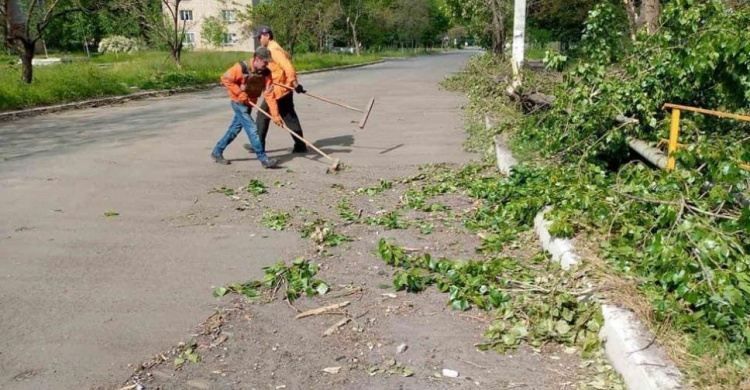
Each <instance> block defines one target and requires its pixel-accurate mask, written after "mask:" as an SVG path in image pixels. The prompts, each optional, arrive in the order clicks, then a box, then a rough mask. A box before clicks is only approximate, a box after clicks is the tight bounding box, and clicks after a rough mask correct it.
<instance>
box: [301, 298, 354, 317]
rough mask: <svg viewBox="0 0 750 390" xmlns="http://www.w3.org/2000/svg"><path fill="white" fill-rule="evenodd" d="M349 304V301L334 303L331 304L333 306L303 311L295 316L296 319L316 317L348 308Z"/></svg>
mask: <svg viewBox="0 0 750 390" xmlns="http://www.w3.org/2000/svg"><path fill="white" fill-rule="evenodd" d="M349 303H350V302H349V301H344V302H341V303H336V304H333V305H329V306H323V307H319V308H317V309H312V310H308V311H305V312H302V313H299V314H297V319H300V318H305V317H310V316H316V315H318V314H322V313H325V312H327V311H331V310H336V309H341V308H342V307H346V306H349Z"/></svg>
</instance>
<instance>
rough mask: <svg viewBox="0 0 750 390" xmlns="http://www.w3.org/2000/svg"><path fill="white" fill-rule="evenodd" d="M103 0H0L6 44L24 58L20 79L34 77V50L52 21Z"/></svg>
mask: <svg viewBox="0 0 750 390" xmlns="http://www.w3.org/2000/svg"><path fill="white" fill-rule="evenodd" d="M102 3H103V1H102V0H46V1H45V0H0V22H2V35H3V36H4V37H5V45H6V46H8V47H10V48H11V49H13V50H14V51H15V52H16V53H18V56H19V57H20V59H21V64H22V66H23V71H22V73H21V79H22V80H23V81H24V82H26V83H31V81H32V80H33V77H34V68H33V66H32V62H33V60H34V51H35V49H36V45H37V42H39V40H41V39H43V38H44V33H45V31H46V29H47V27H48V26H49V24H50V23H51V22H52V21H53V20H55V19H57V18H59V17H62V16H64V15H67V14H71V13H75V12H83V11H91V10H94V9H95V8H98V7H99V6H100V5H101V4H102Z"/></svg>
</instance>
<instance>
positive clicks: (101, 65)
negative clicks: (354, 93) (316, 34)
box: [0, 51, 380, 111]
mask: <svg viewBox="0 0 750 390" xmlns="http://www.w3.org/2000/svg"><path fill="white" fill-rule="evenodd" d="M251 55H252V54H251V53H243V52H208V51H194V52H187V53H183V55H182V65H183V69H182V70H178V69H177V68H176V67H175V65H174V64H173V63H172V62H169V61H165V60H166V59H167V56H168V54H167V53H165V52H157V51H142V52H138V53H136V54H132V55H120V56H119V57H118V56H115V55H114V54H105V55H101V56H96V57H92V58H91V59H90V60H88V61H73V62H70V63H62V64H59V65H54V66H45V67H39V68H35V69H34V80H35V81H34V83H32V84H30V85H29V84H25V83H23V82H21V81H20V74H21V67H20V65H18V64H17V62H18V59H17V57H16V58H15V59H9V61H10V62H12V65H11V66H10V67H8V68H6V69H4V70H3V71H2V72H0V111H8V110H18V109H23V108H29V107H34V106H40V105H49V104H62V103H69V102H75V101H80V100H86V99H93V98H101V97H108V96H120V95H127V94H130V93H133V92H139V90H143V89H162V88H177V87H180V88H182V87H188V88H196V87H201V86H208V85H214V84H215V83H216V82H218V80H219V76H220V75H221V74H222V73H223V72H225V71H226V70H227V69H228V68H229V67H230V66H232V65H233V64H234V63H236V62H237V60H238V59H242V58H248V57H250V56H251ZM79 59H80V58H79ZM377 59H380V55H378V54H370V55H363V56H362V57H355V56H346V55H337V54H304V55H298V56H295V58H294V65H295V67H296V69H297V70H298V71H302V70H312V69H321V68H327V67H333V66H341V65H352V64H357V63H363V62H368V61H374V60H377Z"/></svg>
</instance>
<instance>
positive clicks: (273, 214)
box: [260, 211, 292, 231]
mask: <svg viewBox="0 0 750 390" xmlns="http://www.w3.org/2000/svg"><path fill="white" fill-rule="evenodd" d="M291 218H292V216H291V215H289V213H284V212H279V211H266V212H265V213H263V218H262V219H261V220H260V223H261V224H262V225H263V226H265V227H267V228H269V229H271V230H279V231H280V230H284V229H286V227H287V225H288V224H289V220H290V219H291Z"/></svg>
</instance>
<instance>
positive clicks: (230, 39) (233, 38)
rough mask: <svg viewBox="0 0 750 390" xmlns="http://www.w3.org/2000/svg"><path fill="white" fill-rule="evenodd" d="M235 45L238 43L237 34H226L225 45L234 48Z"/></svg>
mask: <svg viewBox="0 0 750 390" xmlns="http://www.w3.org/2000/svg"><path fill="white" fill-rule="evenodd" d="M235 43H237V34H235V33H230V34H224V45H225V46H232V45H234V44H235Z"/></svg>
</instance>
